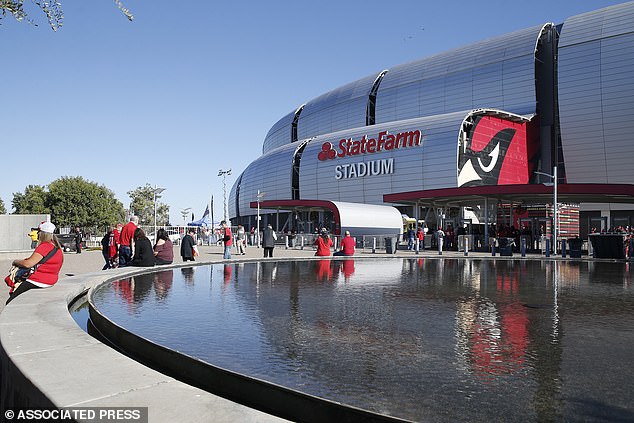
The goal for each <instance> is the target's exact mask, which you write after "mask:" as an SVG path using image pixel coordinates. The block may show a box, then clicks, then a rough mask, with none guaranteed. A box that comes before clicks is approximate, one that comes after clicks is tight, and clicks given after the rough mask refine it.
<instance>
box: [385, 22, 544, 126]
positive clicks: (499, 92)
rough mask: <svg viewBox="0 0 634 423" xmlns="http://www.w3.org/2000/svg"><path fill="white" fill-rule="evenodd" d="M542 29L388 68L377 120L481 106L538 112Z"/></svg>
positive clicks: (388, 120)
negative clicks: (538, 51)
mask: <svg viewBox="0 0 634 423" xmlns="http://www.w3.org/2000/svg"><path fill="white" fill-rule="evenodd" d="M541 29H542V25H540V26H536V27H532V28H528V29H525V30H521V31H517V32H514V33H511V34H506V35H503V36H500V37H497V38H493V39H490V40H486V41H482V42H480V43H477V44H473V45H470V46H466V47H463V48H459V49H456V50H453V51H450V52H446V53H441V54H438V55H435V56H432V57H428V58H424V59H421V60H417V61H414V62H411V63H407V64H404V65H400V66H396V67H394V68H392V69H390V71H389V72H388V73H387V74H386V75H385V77H384V78H383V81H382V82H381V85H380V87H379V91H378V95H377V106H376V121H377V122H378V123H385V122H390V121H394V120H401V119H411V118H417V117H421V116H432V115H435V114H444V113H451V112H454V111H457V110H466V109H474V108H479V107H493V108H501V109H504V110H507V111H510V112H515V113H522V114H526V113H534V112H535V102H536V100H535V65H534V62H535V58H534V57H535V45H536V42H537V39H538V37H539V35H540V31H541ZM416 103H418V107H416Z"/></svg>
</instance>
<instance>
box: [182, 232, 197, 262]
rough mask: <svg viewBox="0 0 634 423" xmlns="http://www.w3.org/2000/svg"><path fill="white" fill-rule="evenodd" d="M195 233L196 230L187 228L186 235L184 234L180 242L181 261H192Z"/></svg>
mask: <svg viewBox="0 0 634 423" xmlns="http://www.w3.org/2000/svg"><path fill="white" fill-rule="evenodd" d="M195 233H196V229H194V228H189V229H188V230H187V234H185V236H184V237H183V239H182V240H181V257H182V258H183V261H194V247H195V246H196V241H194V234H195Z"/></svg>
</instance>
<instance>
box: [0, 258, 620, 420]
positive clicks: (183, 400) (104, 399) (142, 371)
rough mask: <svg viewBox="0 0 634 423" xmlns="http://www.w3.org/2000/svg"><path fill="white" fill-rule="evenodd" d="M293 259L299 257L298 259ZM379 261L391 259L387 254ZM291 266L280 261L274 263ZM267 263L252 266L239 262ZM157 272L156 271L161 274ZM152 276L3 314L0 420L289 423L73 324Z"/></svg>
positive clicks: (18, 305) (76, 287) (67, 290)
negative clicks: (110, 294) (83, 413)
mask: <svg viewBox="0 0 634 423" xmlns="http://www.w3.org/2000/svg"><path fill="white" fill-rule="evenodd" d="M258 252H259V251H258ZM294 253H295V254H297V255H299V253H298V252H297V251H296V252H294ZM377 256H378V255H374V254H359V255H358V256H357V255H355V259H356V258H361V257H366V258H370V257H377ZM380 256H382V257H386V256H385V255H383V254H380ZM393 257H394V258H397V257H398V258H434V259H435V258H463V257H462V253H454V254H451V253H446V254H444V255H442V256H438V255H437V252H433V251H426V252H425V254H421V255H420V256H418V255H416V256H413V255H411V254H407V255H406V256H405V255H402V254H397V255H394V256H393ZM297 258H299V257H294V258H290V259H291V260H292V259H297ZM301 258H302V259H309V260H310V259H319V258H316V257H313V252H312V251H306V252H303V251H302V252H301ZM469 258H472V259H488V260H490V259H493V260H517V261H524V260H531V259H532V260H535V259H537V260H542V261H555V260H561V258H559V257H557V258H553V257H551V258H543V257H541V256H539V255H536V256H535V255H533V256H531V257H526V258H519V257H517V256H516V257H491V256H490V254H488V253H480V254H477V253H476V254H470V256H469ZM288 259H289V258H283V257H279V258H278V257H276V258H274V259H272V261H281V260H288ZM331 259H332V257H331ZM262 260H263V259H262V258H254V259H246V260H239V261H262ZM264 260H270V259H264ZM581 260H584V259H581ZM585 260H588V261H615V260H596V259H588V258H585ZM237 261H238V260H231V261H228V262H227V261H223V260H221V259H219V258H218V259H213V260H201V261H197V262H195V263H187V264H179V265H170V266H161V267H160V268H161V269H170V268H180V267H189V266H198V265H206V264H214V263H232V262H237ZM571 261H580V260H579V259H575V260H571ZM152 269H154V270H158V269H159V267H156V268H152ZM148 270H149V269H147V268H145V269H144V268H124V269H115V270H109V271H107V272H95V273H89V274H84V275H80V276H71V277H67V278H63V279H61V280H60V281H59V282H58V283H57V284H56V285H55V286H54V287H53V288H50V289H46V290H32V291H29V292H28V294H26V295H22V296H20V297H18V298H17V299H15V300H14V301H13V302H12V303H11V305H10V306H8V307H6V308H4V310H3V311H2V313H0V416H4V411H5V410H11V409H14V410H15V409H18V408H21V409H27V408H50V407H57V408H61V407H73V406H74V407H148V411H149V421H150V422H152V423H154V422H159V423H161V422H166V423H167V422H169V423H172V422H173V421H210V420H212V421H218V422H235V421H241V422H252V421H253V422H256V421H257V422H279V421H285V420H283V419H280V418H277V417H274V416H271V415H268V414H265V413H262V412H260V411H257V410H253V409H250V408H248V407H246V406H243V405H240V404H237V403H235V402H232V401H229V400H226V399H224V398H221V397H218V396H216V395H212V394H210V393H208V392H206V391H203V390H201V389H197V388H195V387H192V386H190V385H187V384H185V383H182V382H179V381H177V380H175V379H173V378H171V377H169V376H166V375H164V374H162V373H159V372H157V371H154V370H152V369H150V368H148V367H146V366H144V365H142V364H140V363H138V362H136V361H134V360H133V359H131V358H128V357H126V356H124V355H122V354H119V353H118V352H116V351H115V350H113V349H111V348H110V347H108V346H106V345H104V344H102V343H101V342H99V341H98V340H96V339H95V338H93V337H91V336H89V335H88V334H87V333H85V332H84V331H83V330H82V329H81V328H80V327H79V326H78V325H77V324H76V323H75V321H74V320H73V318H72V317H71V315H70V313H69V311H68V305H69V304H70V303H71V302H72V301H73V300H74V299H75V298H77V297H78V296H80V295H82V294H84V293H86V292H87V291H88V290H89V289H90V288H91V287H93V286H96V285H97V284H100V283H103V282H107V281H112V280H116V279H119V278H122V277H126V276H131V275H135V274H139V273H144V272H147V271H148ZM0 419H1V418H0Z"/></svg>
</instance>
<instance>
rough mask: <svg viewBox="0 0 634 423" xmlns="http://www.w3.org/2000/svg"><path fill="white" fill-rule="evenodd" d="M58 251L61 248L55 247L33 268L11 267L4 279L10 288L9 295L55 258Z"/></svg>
mask: <svg viewBox="0 0 634 423" xmlns="http://www.w3.org/2000/svg"><path fill="white" fill-rule="evenodd" d="M58 250H59V248H57V247H54V248H53V249H52V250H51V251H49V253H48V254H47V255H46V256H44V257H42V260H40V261H39V262H37V264H36V265H35V266H33V267H18V266H11V270H9V274H8V275H7V276H6V277H5V278H4V283H6V284H7V286H8V287H9V294H12V293H13V291H15V290H16V289H18V287H19V286H20V284H21V283H22V282H24V281H25V280H27V279H28V278H29V276H31V275H32V274H33V273H35V271H36V270H37V268H38V267H39V266H40V265H42V264H44V263H46V262H47V261H48V259H50V258H51V257H53V256H54V255H55V253H57V251H58Z"/></svg>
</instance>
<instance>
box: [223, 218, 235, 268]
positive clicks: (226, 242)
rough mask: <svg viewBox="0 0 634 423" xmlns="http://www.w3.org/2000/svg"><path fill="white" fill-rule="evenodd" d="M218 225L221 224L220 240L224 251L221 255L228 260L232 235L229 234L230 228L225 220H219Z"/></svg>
mask: <svg viewBox="0 0 634 423" xmlns="http://www.w3.org/2000/svg"><path fill="white" fill-rule="evenodd" d="M220 225H221V226H222V229H221V231H220V235H221V236H222V242H223V243H224V245H225V251H224V255H223V256H222V257H223V258H224V259H225V260H228V259H230V258H231V246H232V245H233V236H232V235H231V228H230V227H229V226H227V221H226V220H223V221H222V222H220Z"/></svg>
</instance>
